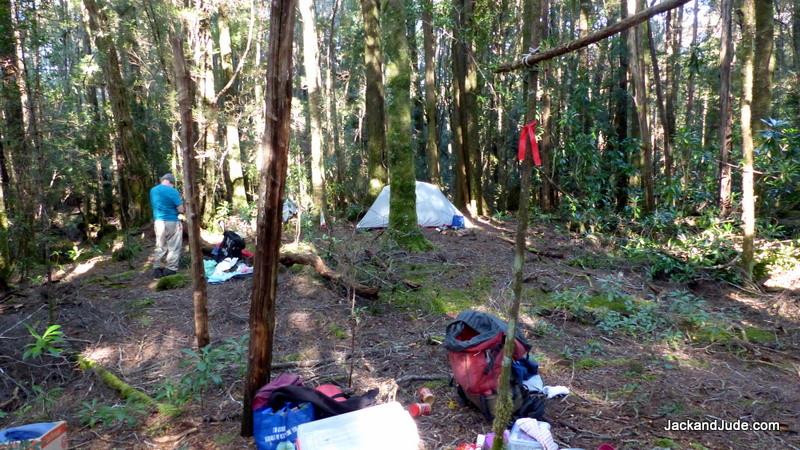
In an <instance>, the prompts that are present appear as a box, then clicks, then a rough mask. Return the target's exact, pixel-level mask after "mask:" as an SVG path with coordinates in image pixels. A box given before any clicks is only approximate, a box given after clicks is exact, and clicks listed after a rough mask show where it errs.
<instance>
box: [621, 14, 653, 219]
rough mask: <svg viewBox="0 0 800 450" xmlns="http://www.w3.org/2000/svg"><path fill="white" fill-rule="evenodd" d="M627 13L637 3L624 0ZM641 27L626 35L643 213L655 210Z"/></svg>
mask: <svg viewBox="0 0 800 450" xmlns="http://www.w3.org/2000/svg"><path fill="white" fill-rule="evenodd" d="M626 2H627V5H628V11H629V12H631V11H636V7H637V1H636V0H626ZM641 34H642V33H641V25H640V26H636V27H634V28H633V30H631V31H630V32H629V33H628V52H629V53H630V69H631V78H632V79H633V83H634V91H635V96H634V102H635V104H636V113H637V117H638V120H639V134H640V136H641V138H640V146H641V152H642V166H643V167H642V168H641V171H642V172H641V173H642V189H643V190H644V208H643V209H644V212H645V213H650V212H652V211H653V210H654V209H655V198H654V196H653V149H652V147H651V146H650V127H649V125H648V123H647V91H646V90H645V89H646V86H645V84H646V83H645V80H644V58H643V55H642V51H641V48H642V47H641V43H642V36H641Z"/></svg>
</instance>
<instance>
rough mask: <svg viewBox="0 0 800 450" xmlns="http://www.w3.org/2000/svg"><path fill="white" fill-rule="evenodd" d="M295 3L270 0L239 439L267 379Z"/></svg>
mask: <svg viewBox="0 0 800 450" xmlns="http://www.w3.org/2000/svg"><path fill="white" fill-rule="evenodd" d="M295 2H296V0H272V2H271V4H270V20H269V27H270V29H269V40H268V41H267V42H269V49H268V51H267V61H269V62H270V63H269V64H268V65H267V68H266V83H265V84H264V86H265V90H264V93H265V103H266V108H265V110H264V111H265V116H264V117H265V124H264V135H263V137H262V140H261V146H262V147H263V150H262V151H263V155H264V161H263V163H262V169H261V173H260V183H259V188H258V194H259V195H258V221H257V228H256V256H255V270H254V272H255V274H254V275H253V291H252V297H251V299H250V347H249V350H248V352H249V353H248V360H247V375H245V388H244V395H243V397H244V399H243V401H242V429H241V434H242V436H251V435H252V434H253V411H252V401H253V397H254V396H255V393H256V391H257V390H258V389H259V388H260V387H261V386H263V385H264V384H265V383H266V382H268V381H269V378H270V370H271V365H272V341H273V337H274V336H273V334H274V330H275V297H276V293H277V284H278V259H279V254H280V245H281V230H282V228H283V224H282V222H281V209H282V199H283V194H284V189H285V185H286V169H287V166H288V160H289V137H290V133H289V131H290V125H291V111H292V43H293V39H294V18H295V10H294V8H295Z"/></svg>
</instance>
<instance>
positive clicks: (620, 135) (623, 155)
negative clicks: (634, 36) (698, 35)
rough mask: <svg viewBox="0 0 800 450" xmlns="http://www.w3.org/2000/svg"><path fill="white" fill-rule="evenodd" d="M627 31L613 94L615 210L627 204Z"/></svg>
mask: <svg viewBox="0 0 800 450" xmlns="http://www.w3.org/2000/svg"><path fill="white" fill-rule="evenodd" d="M619 9H620V17H621V19H624V18H625V17H626V16H627V10H628V9H627V5H626V3H625V2H620V5H619ZM628 33H630V30H626V31H623V32H622V36H621V37H620V43H619V46H620V48H619V69H618V70H617V79H618V80H619V84H618V85H617V89H616V93H615V95H614V104H615V108H614V132H615V134H616V141H615V144H614V145H615V149H616V150H617V152H618V154H619V159H620V161H623V162H624V164H622V165H621V166H620V167H619V170H618V171H617V174H616V177H617V180H616V186H615V197H616V201H617V210H618V211H622V210H624V209H625V207H626V206H627V205H628V184H629V179H628V173H627V170H626V166H627V164H628V159H629V156H628V149H627V145H626V144H627V142H626V141H627V139H628V46H627V42H628Z"/></svg>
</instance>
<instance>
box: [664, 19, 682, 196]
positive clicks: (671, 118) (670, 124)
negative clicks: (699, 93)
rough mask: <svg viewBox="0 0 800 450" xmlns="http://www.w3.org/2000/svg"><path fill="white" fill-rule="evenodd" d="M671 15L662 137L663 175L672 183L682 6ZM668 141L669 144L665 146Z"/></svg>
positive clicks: (679, 69)
mask: <svg viewBox="0 0 800 450" xmlns="http://www.w3.org/2000/svg"><path fill="white" fill-rule="evenodd" d="M670 15H672V19H673V20H672V21H671V23H670V22H668V25H667V26H668V28H669V26H670V25H671V27H672V31H671V33H669V32H668V33H667V39H668V40H669V42H668V49H667V85H666V86H667V91H666V101H665V110H666V111H665V112H666V118H667V128H666V130H665V133H666V136H664V142H665V144H664V173H665V174H666V176H667V180H668V181H672V152H671V149H672V147H673V144H674V142H675V132H676V129H677V127H676V119H675V117H676V111H675V109H676V107H677V106H676V104H677V102H678V89H679V86H678V85H679V82H680V71H681V66H680V64H679V61H678V57H679V56H680V52H681V36H682V34H683V32H682V31H683V26H682V22H683V5H681V6H680V7H679V8H678V10H677V11H670V12H669V13H667V18H668V19H669V17H670ZM667 141H669V144H667Z"/></svg>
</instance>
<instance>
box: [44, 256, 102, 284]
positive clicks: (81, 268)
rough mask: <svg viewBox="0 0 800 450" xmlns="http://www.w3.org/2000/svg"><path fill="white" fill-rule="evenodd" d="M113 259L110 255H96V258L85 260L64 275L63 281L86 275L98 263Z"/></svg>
mask: <svg viewBox="0 0 800 450" xmlns="http://www.w3.org/2000/svg"><path fill="white" fill-rule="evenodd" d="M109 259H111V258H110V257H109V256H95V257H94V258H92V259H90V260H88V261H84V262H82V263H80V264H78V265H77V266H75V267H74V268H73V269H72V271H70V272H69V273H68V274H67V275H65V276H64V278H63V281H66V282H70V281H73V280H74V279H75V278H77V277H79V276H81V275H85V274H86V273H88V272H89V271H90V270H92V269H94V267H95V266H96V265H97V263H100V262H104V261H108V260H109ZM60 275H61V274H57V275H56V276H60Z"/></svg>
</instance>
